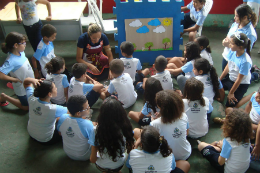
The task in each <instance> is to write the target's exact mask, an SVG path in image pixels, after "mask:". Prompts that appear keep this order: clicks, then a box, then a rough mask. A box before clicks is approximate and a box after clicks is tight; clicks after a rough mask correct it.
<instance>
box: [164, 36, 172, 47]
mask: <svg viewBox="0 0 260 173" xmlns="http://www.w3.org/2000/svg"><path fill="white" fill-rule="evenodd" d="M162 44H164V49H166V48H167V47H166V46H167V45H170V44H171V40H170V39H169V38H164V39H163V40H162Z"/></svg>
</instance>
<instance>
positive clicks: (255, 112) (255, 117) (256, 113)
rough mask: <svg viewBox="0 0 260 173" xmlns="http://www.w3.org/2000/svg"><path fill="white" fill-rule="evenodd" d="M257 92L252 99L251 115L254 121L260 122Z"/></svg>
mask: <svg viewBox="0 0 260 173" xmlns="http://www.w3.org/2000/svg"><path fill="white" fill-rule="evenodd" d="M255 96H256V93H254V94H253V95H252V97H251V99H250V101H251V102H252V109H251V111H250V113H249V116H250V118H251V120H252V122H253V123H255V124H258V123H259V122H260V105H259V103H258V102H257V101H256V100H255Z"/></svg>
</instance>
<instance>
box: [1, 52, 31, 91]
mask: <svg viewBox="0 0 260 173" xmlns="http://www.w3.org/2000/svg"><path fill="white" fill-rule="evenodd" d="M0 72H2V73H4V74H5V75H7V74H8V73H10V76H11V77H14V78H18V79H20V80H21V81H22V82H23V81H24V79H26V78H27V77H30V78H34V73H33V70H32V67H31V65H30V62H29V61H28V59H27V58H26V56H25V54H24V52H20V56H17V55H14V54H12V53H8V56H7V58H6V60H5V62H4V64H3V65H2V67H0ZM13 87H14V92H15V94H16V95H18V96H25V95H26V91H25V89H24V87H23V83H20V82H16V83H15V82H13Z"/></svg>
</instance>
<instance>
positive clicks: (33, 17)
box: [18, 0, 39, 26]
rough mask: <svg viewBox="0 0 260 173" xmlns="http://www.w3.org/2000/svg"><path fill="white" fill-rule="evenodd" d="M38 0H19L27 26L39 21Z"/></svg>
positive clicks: (24, 22)
mask: <svg viewBox="0 0 260 173" xmlns="http://www.w3.org/2000/svg"><path fill="white" fill-rule="evenodd" d="M36 1H37V0H31V1H28V2H24V1H23V0H21V1H18V6H19V7H20V10H21V14H22V18H23V24H24V25H26V26H30V25H33V24H35V23H37V22H38V21H39V17H38V13H37V4H36V3H35V2H36Z"/></svg>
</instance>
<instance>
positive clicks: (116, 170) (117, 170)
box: [96, 164, 124, 173]
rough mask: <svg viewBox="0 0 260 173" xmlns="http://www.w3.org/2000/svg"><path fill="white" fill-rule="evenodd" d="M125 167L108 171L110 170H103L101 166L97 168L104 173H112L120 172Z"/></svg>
mask: <svg viewBox="0 0 260 173" xmlns="http://www.w3.org/2000/svg"><path fill="white" fill-rule="evenodd" d="M123 166H124V165H122V166H120V167H118V168H116V169H108V168H101V167H100V166H98V165H97V164H96V167H97V169H98V170H100V171H102V172H110V173H112V172H119V171H120V170H121V169H122V168H123Z"/></svg>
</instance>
